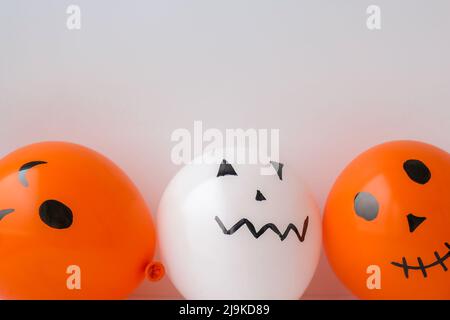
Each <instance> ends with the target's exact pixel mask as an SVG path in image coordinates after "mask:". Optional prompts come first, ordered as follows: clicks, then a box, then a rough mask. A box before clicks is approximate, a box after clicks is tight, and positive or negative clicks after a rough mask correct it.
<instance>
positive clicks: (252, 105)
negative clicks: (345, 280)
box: [0, 0, 450, 298]
mask: <svg viewBox="0 0 450 320" xmlns="http://www.w3.org/2000/svg"><path fill="white" fill-rule="evenodd" d="M69 4H77V5H79V6H80V7H81V10H82V28H81V30H79V31H69V30H67V28H66V18H67V14H66V12H65V11H66V8H67V6H68V5H69ZM370 4H377V5H379V6H380V7H381V10H382V11H381V14H382V29H381V30H380V31H369V30H368V29H367V28H366V17H367V14H366V8H367V6H368V5H370ZM449 16H450V2H448V1H445V0H443V1H437V0H436V1H425V0H423V1H412V0H407V1H406V0H402V1H400V0H397V1H387V0H386V1H385V0H383V1H381V0H379V1H370V2H369V1H365V0H354V1H333V0H329V1H317V0H315V1H313V0H311V1H300V0H296V1H294V0H283V1H275V0H272V1H268V0H254V1H249V0H227V1H225V0H222V1H209V0H198V1H197V0H168V1H163V0H160V1H106V0H104V1H103V0H102V1H98V0H96V1H87V0H72V1H65V0H64V1H63V0H59V1H56V0H55V1H49V0H41V1H31V0H30V1H17V0H10V1H7V0H0V156H3V155H5V154H7V153H9V152H10V151H12V150H14V149H15V148H17V147H20V146H23V145H26V144H29V143H32V142H36V141H42V140H67V141H73V142H77V143H81V144H84V145H86V146H89V147H92V148H94V149H96V150H98V151H100V152H102V153H104V154H105V155H107V156H108V157H110V158H111V159H113V160H114V161H115V162H116V163H117V164H119V165H120V166H121V167H122V168H123V169H124V170H125V171H126V172H127V173H128V175H129V176H130V177H131V178H132V179H133V180H134V181H135V183H136V184H137V185H138V187H139V188H140V190H142V192H143V194H144V196H145V198H146V200H147V201H148V203H149V205H150V207H151V208H152V210H153V211H155V210H156V208H157V205H158V201H159V198H160V196H161V193H162V192H163V190H164V187H165V185H166V184H167V183H168V181H169V180H170V178H171V177H172V176H173V175H174V174H175V172H176V171H177V170H178V167H177V166H175V165H174V164H172V163H171V161H170V150H171V148H172V146H173V143H171V141H170V134H171V133H172V131H173V130H175V129H177V128H183V127H184V128H188V129H191V130H192V126H193V121H194V120H202V121H203V124H204V126H205V127H206V128H211V127H214V128H220V129H226V128H244V129H247V128H267V129H270V128H279V129H280V138H281V156H282V158H283V159H284V161H285V162H287V163H289V164H290V165H293V166H295V167H296V169H297V171H298V172H299V173H300V174H301V175H302V176H303V178H304V180H306V182H307V183H308V184H309V185H310V187H311V188H312V190H313V192H314V194H315V196H316V198H317V200H318V201H319V203H320V205H321V207H323V204H324V201H325V198H326V195H327V192H328V191H329V189H330V187H331V184H332V183H333V181H334V179H335V178H336V176H337V175H338V173H339V172H340V170H341V169H342V168H343V167H344V166H345V164H346V163H348V162H349V161H350V160H351V159H352V158H353V157H354V156H356V155H357V154H358V153H360V152H361V151H363V150H365V149H366V148H368V147H370V146H372V145H374V144H378V143H380V142H383V141H387V140H392V139H419V140H423V141H426V142H430V143H433V144H435V145H437V146H440V147H441V148H443V149H446V150H449V149H450V138H449V136H450V129H449V128H450V111H449V110H450V91H449V85H450V63H449V57H450V42H449V40H448V39H449V34H448V33H449V30H450V18H449ZM274 272H275V271H274ZM133 297H134V298H172V297H179V295H178V294H177V292H176V290H175V289H174V288H173V286H172V285H171V284H170V282H169V281H168V280H167V279H166V280H165V281H163V282H162V283H159V284H156V285H154V284H148V283H147V284H144V285H143V286H142V287H141V288H139V289H138V290H137V291H136V292H135V293H134V295H133ZM305 297H306V298H336V297H341V298H351V295H350V294H349V293H348V292H347V291H346V290H345V289H344V288H343V287H342V286H341V285H340V284H339V282H338V280H337V279H336V278H335V277H334V275H333V273H332V272H331V270H330V269H329V266H328V265H327V263H326V260H325V259H322V261H321V263H320V266H319V269H318V272H317V274H316V276H315V278H314V280H313V282H312V284H311V286H310V288H309V289H308V291H307V293H306V296H305Z"/></svg>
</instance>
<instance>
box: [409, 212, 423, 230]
mask: <svg viewBox="0 0 450 320" xmlns="http://www.w3.org/2000/svg"><path fill="white" fill-rule="evenodd" d="M406 218H407V219H408V226H409V232H414V230H416V229H417V227H418V226H420V225H421V224H422V222H424V221H425V220H426V219H427V218H425V217H418V216H415V215H413V214H412V213H410V214H408V215H407V216H406Z"/></svg>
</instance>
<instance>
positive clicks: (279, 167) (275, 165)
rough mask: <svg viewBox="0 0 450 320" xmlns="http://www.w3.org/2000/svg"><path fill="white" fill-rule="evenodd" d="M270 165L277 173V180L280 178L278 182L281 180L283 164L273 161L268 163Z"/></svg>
mask: <svg viewBox="0 0 450 320" xmlns="http://www.w3.org/2000/svg"><path fill="white" fill-rule="evenodd" d="M270 164H271V165H272V167H273V168H274V169H275V171H276V172H277V175H278V178H280V180H283V167H284V164H282V163H279V162H275V161H270Z"/></svg>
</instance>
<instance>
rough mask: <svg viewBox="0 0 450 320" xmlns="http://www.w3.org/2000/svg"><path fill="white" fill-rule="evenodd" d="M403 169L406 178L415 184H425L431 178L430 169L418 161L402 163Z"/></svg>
mask: <svg viewBox="0 0 450 320" xmlns="http://www.w3.org/2000/svg"><path fill="white" fill-rule="evenodd" d="M403 169H404V170H405V171H406V174H407V175H408V177H409V178H410V179H411V180H412V181H414V182H417V183H420V184H425V183H427V182H428V180H430V178H431V172H430V169H428V167H427V166H426V165H425V163H423V162H422V161H420V160H413V159H411V160H407V161H405V163H403Z"/></svg>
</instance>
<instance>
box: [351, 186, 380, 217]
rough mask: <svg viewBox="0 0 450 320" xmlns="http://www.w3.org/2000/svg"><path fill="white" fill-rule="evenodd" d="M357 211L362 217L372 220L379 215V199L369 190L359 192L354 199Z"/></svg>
mask: <svg viewBox="0 0 450 320" xmlns="http://www.w3.org/2000/svg"><path fill="white" fill-rule="evenodd" d="M354 207H355V212H356V214H357V215H358V216H360V217H361V218H363V219H365V220H367V221H371V220H373V219H375V218H376V217H377V215H378V210H379V205H378V201H377V199H376V198H375V197H374V196H373V195H372V194H371V193H369V192H359V193H358V194H357V195H356V197H355V200H354Z"/></svg>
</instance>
